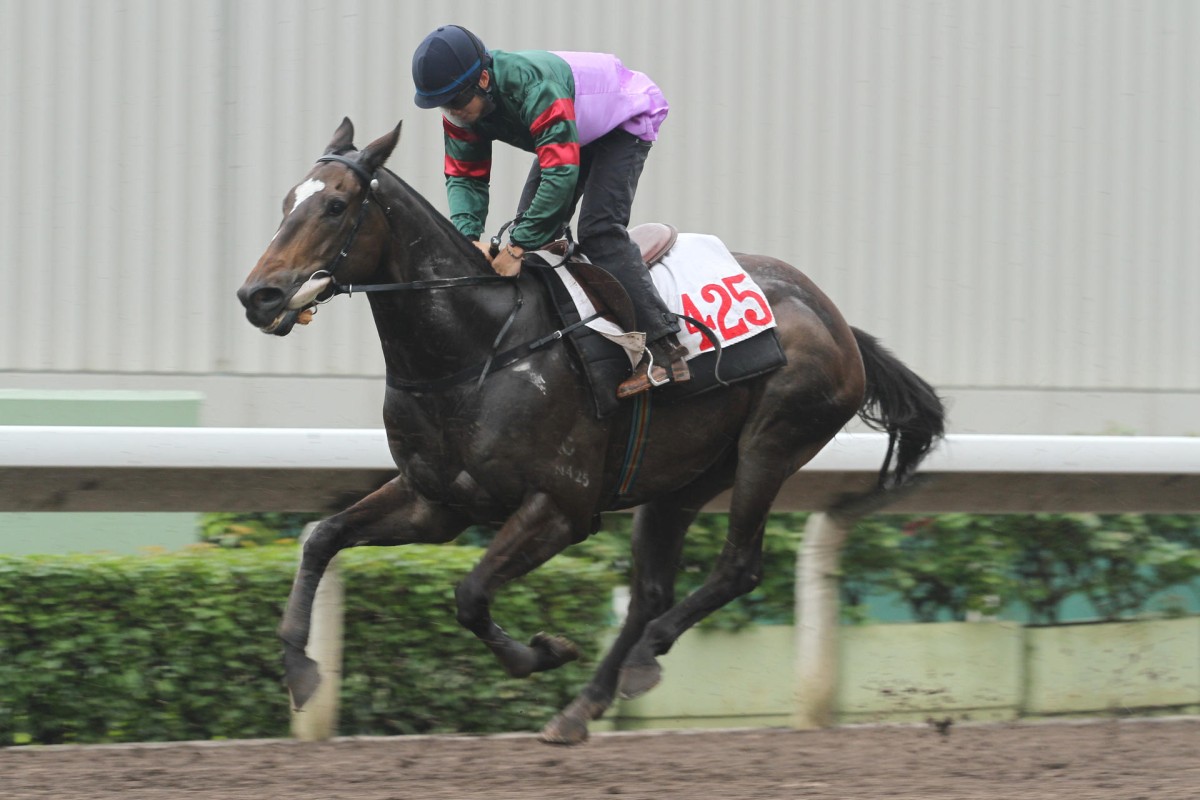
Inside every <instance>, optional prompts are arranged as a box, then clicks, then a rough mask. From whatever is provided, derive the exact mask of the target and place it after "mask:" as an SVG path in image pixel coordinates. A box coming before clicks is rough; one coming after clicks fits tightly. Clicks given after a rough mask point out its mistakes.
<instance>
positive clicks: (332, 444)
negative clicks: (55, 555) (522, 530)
mask: <svg viewBox="0 0 1200 800" xmlns="http://www.w3.org/2000/svg"><path fill="white" fill-rule="evenodd" d="M885 450H886V440H885V438H884V436H883V435H882V434H874V433H846V434H842V435H841V436H839V437H838V438H837V439H836V440H835V441H834V442H832V443H831V444H830V445H829V446H827V447H826V448H825V449H824V450H822V451H821V453H820V454H819V455H818V456H817V457H816V458H815V459H813V461H812V462H811V463H809V464H808V465H807V466H806V467H805V468H804V469H803V470H801V471H800V472H799V473H797V475H796V476H795V477H793V478H792V479H791V480H789V481H788V482H787V484H785V486H784V489H783V491H782V493H781V494H780V497H779V499H778V501H777V502H776V504H775V509H776V510H777V511H817V512H822V513H818V514H815V515H813V516H812V517H811V518H810V520H809V523H808V529H807V530H806V533H805V537H804V543H803V547H802V548H801V552H800V555H799V557H798V560H797V591H796V603H797V615H796V619H797V625H796V629H797V697H798V706H797V711H796V723H797V725H800V726H805V727H809V726H818V725H825V724H828V723H829V722H830V720H831V719H832V703H833V697H834V693H835V689H836V675H837V674H838V665H837V625H838V605H837V598H838V585H837V577H836V576H837V570H838V561H839V555H840V551H841V546H842V543H843V542H844V541H845V537H846V535H847V533H848V532H849V530H850V528H851V527H852V525H853V521H854V519H855V518H857V517H858V516H861V515H862V514H864V513H869V512H871V511H878V510H882V509H883V508H885V507H886V509H887V510H888V511H892V512H915V513H940V512H978V513H1035V512H1070V511H1092V512H1145V513H1151V512H1157V513H1191V512H1200V438H1185V437H1134V436H1131V437H1110V436H992V435H951V436H948V437H947V438H946V440H945V441H944V442H942V443H941V445H940V446H939V447H938V449H937V450H935V451H934V452H933V453H932V454H931V455H930V457H929V458H928V459H927V460H926V462H925V464H924V465H923V466H922V469H921V471H920V473H919V479H918V480H917V481H915V482H914V484H913V485H912V486H910V487H907V488H906V489H905V490H903V491H902V492H898V493H896V494H894V495H891V496H889V497H887V498H886V499H887V501H888V502H886V504H884V503H875V504H870V505H869V506H859V507H845V506H840V505H839V501H840V500H841V499H842V498H844V497H845V496H847V495H851V494H855V493H861V492H864V491H867V490H869V489H870V488H871V487H872V486H873V485H874V483H875V481H876V478H877V474H878V471H879V467H880V464H881V462H882V460H883V455H884V452H885ZM394 473H395V468H394V466H393V464H392V461H391V457H390V455H389V453H388V448H387V440H386V436H385V435H384V432H383V431H382V430H374V429H372V430H362V429H353V430H351V429H281V428H271V429H241V428H100V427H57V426H54V427H50V426H10V427H2V426H0V511H319V512H331V511H335V510H338V509H340V508H344V507H345V506H346V505H348V504H349V503H350V502H353V501H354V500H355V499H357V498H358V497H361V496H362V495H364V494H366V493H367V492H370V491H372V490H374V489H375V488H377V487H378V486H380V485H382V484H383V483H384V482H385V481H387V480H388V479H390V478H391V477H392V475H394ZM727 503H728V501H727V498H724V497H722V498H718V499H717V500H716V501H714V502H713V503H712V504H710V505H709V507H708V510H712V511H716V510H721V509H723V508H726V507H727ZM838 508H841V509H842V510H840V511H839V510H836V509H838ZM334 582H335V581H330V584H331V586H330V589H333V588H334V587H333V584H334ZM322 586H323V589H324V583H323V584H322ZM327 602H328V605H326V603H327ZM322 606H323V607H329V608H331V609H332V612H331V613H332V614H333V615H335V616H336V615H338V614H340V609H339V606H338V603H337V602H332V601H325V602H322ZM318 628H319V629H323V630H333V631H340V617H338V618H337V619H328V620H325V621H321V622H318V621H316V620H314V630H316V629H318ZM316 638H317V637H315V636H314V639H316ZM330 652H334V653H336V652H340V643H339V645H338V647H335V648H333V650H331V651H330ZM316 656H317V657H318V660H319V661H321V660H323V659H324V660H326V665H324V666H325V670H326V672H327V674H330V675H336V674H337V672H338V671H339V669H340V666H339V665H337V664H334V663H329V662H328V659H329V658H331V656H324V657H323V658H322V657H321V655H320V654H319V653H318V654H316ZM333 683H334V682H333V681H327V682H326V688H327V689H329V690H334V691H333V693H332V694H333V697H336V691H335V689H336V687H335V686H330V684H333ZM334 702H336V701H334ZM334 708H336V706H334ZM330 713H333V712H332V711H331V712H330ZM306 717H307V719H306V720H305V721H304V725H305V727H304V730H303V731H302V733H303V735H305V736H306V737H309V738H320V737H322V736H326V735H329V732H331V731H332V729H333V727H334V725H333V722H332V719H330V718H328V717H326V718H325V719H323V720H322V719H320V715H318V714H316V713H313V714H312V715H306Z"/></svg>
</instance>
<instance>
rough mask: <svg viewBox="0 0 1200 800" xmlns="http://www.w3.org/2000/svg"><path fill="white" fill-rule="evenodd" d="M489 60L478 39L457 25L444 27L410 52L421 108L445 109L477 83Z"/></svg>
mask: <svg viewBox="0 0 1200 800" xmlns="http://www.w3.org/2000/svg"><path fill="white" fill-rule="evenodd" d="M491 63H492V57H491V55H490V54H488V51H487V48H486V47H484V46H483V42H481V41H480V40H479V37H478V36H476V35H475V34H473V33H471V32H470V31H469V30H467V29H466V28H463V27H461V26H459V25H443V26H442V27H440V28H438V29H437V30H436V31H434V32H433V33H431V34H429V35H428V36H426V37H425V39H424V40H423V41H422V42H421V44H420V45H418V46H417V51H416V52H415V53H413V62H412V71H413V83H415V84H416V85H417V95H416V98H415V101H416V104H417V106H418V107H420V108H437V107H438V106H444V105H446V104H447V103H449V102H450V101H451V100H453V99H454V98H456V97H458V96H459V95H460V94H462V93H463V91H464V90H469V89H471V87H473V86H475V85H476V84H477V83H478V82H479V75H480V73H482V72H483V70H484V69H486V68H487V67H489V66H491Z"/></svg>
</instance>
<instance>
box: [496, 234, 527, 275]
mask: <svg viewBox="0 0 1200 800" xmlns="http://www.w3.org/2000/svg"><path fill="white" fill-rule="evenodd" d="M523 255H525V249H524V248H523V247H518V246H517V245H515V244H512V243H509V244H506V245H504V247H502V248H500V255H498V256H496V257H495V258H494V259H492V269H494V270H496V272H497V273H498V274H500V275H503V276H504V277H506V278H512V277H515V276H517V275H520V274H521V256H523Z"/></svg>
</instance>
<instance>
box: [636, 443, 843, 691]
mask: <svg viewBox="0 0 1200 800" xmlns="http://www.w3.org/2000/svg"><path fill="white" fill-rule="evenodd" d="M827 441H828V439H827V438H826V439H821V440H820V441H819V442H816V443H814V444H811V445H807V446H805V447H804V448H803V450H802V451H801V452H800V454H799V456H798V462H797V461H793V460H792V459H787V458H784V457H781V456H780V455H779V454H776V455H775V457H768V456H766V455H765V454H764V453H762V452H758V453H757V454H755V455H753V456H752V455H751V453H750V452H748V450H750V451H751V452H753V449H752V448H742V453H741V455H742V461H741V463H740V464H739V466H738V470H737V475H736V477H735V480H734V486H733V496H732V498H731V500H730V507H729V531H728V534H727V535H726V540H725V547H724V549H723V550H722V551H721V554H720V555H719V556H718V557H717V563H716V566H715V568H714V569H713V572H712V573H711V574H710V575H709V577H708V579H707V580H706V581H705V582H704V584H703V585H702V586H700V588H698V589H697V590H696V591H694V592H692V593H691V594H690V595H688V596H687V597H686V598H684V599H683V600H682V601H681V602H680V603H679V604H678V605H676V606H675V607H674V608H672V609H670V610H669V611H667V612H666V613H665V614H663V615H661V616H659V617H658V618H656V619H654V620H652V621H651V622H650V623H649V624H647V625H646V628H645V631H644V632H643V634H642V637H641V639H640V640H639V641H638V642H637V644H636V645H635V646H634V647H633V648H632V649H631V650H630V652H629V655H628V656H627V657H626V659H625V662H624V664H623V665H622V667H621V675H620V680H619V691H620V693H621V696H622V697H625V698H633V697H637V696H639V695H641V694H644V693H645V692H647V691H649V690H650V689H652V688H653V687H654V686H655V685H656V684H657V683H658V681H659V679H660V677H661V674H662V669H661V667H660V666H659V664H658V660H657V658H656V656H660V655H662V654H664V653H666V652H667V651H669V650H670V649H671V646H672V645H673V644H674V643H675V641H676V640H677V639H678V638H679V637H680V636H682V635H683V633H684V631H686V630H687V629H688V628H690V627H692V626H693V625H695V624H696V623H697V622H699V621H700V620H702V619H704V617H706V616H708V615H709V614H711V613H712V612H713V611H716V610H717V609H719V608H721V607H722V606H724V605H725V604H726V603H728V602H729V601H730V600H733V599H735V598H737V597H740V596H741V595H743V594H746V593H747V592H750V591H752V590H753V589H754V588H755V587H756V586H758V584H759V583H760V582H761V581H762V548H763V530H764V528H765V527H766V522H767V515H768V514H769V513H770V510H771V504H772V503H773V502H774V500H775V496H776V495H777V494H778V493H779V489H780V488H781V487H782V485H783V482H784V480H786V479H787V477H788V476H789V475H791V474H792V473H793V472H794V471H795V469H797V468H798V467H799V465H802V464H805V463H807V462H808V461H809V459H811V458H812V457H813V456H814V455H816V454H817V452H818V451H820V449H821V448H822V447H824V446H825V443H826V442H827ZM766 449H768V450H769V448H766ZM793 464H794V465H795V466H789V465H793Z"/></svg>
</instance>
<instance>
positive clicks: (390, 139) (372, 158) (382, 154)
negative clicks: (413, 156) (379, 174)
mask: <svg viewBox="0 0 1200 800" xmlns="http://www.w3.org/2000/svg"><path fill="white" fill-rule="evenodd" d="M403 124H404V122H403V120H402V121H400V122H399V123H397V125H396V127H395V128H393V129H392V130H391V132H389V133H385V134H384V135H383V136H380V137H379V138H378V139H376V140H375V141H373V142H371V143H370V144H369V145H367V146H366V148H365V149H364V150H363V152H362V157H361V158H360V159H359V160H360V162H361V163H362V165H363V166H364V167H366V169H367V172H374V171H375V170H377V169H379V168H380V167H382V166H383V165H384V163H385V162H386V161H387V160H388V156H390V155H391V154H392V151H393V150H395V149H396V143H397V142H399V141H400V126H401V125H403Z"/></svg>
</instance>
